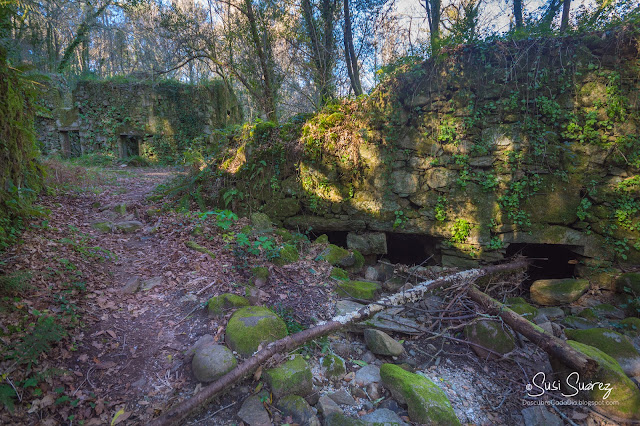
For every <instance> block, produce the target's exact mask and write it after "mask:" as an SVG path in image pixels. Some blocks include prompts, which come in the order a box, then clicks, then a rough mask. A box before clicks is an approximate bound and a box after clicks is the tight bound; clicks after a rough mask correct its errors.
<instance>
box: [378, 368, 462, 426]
mask: <svg viewBox="0 0 640 426" xmlns="http://www.w3.org/2000/svg"><path fill="white" fill-rule="evenodd" d="M380 376H381V378H382V383H383V384H384V386H385V387H386V388H387V389H389V390H390V391H391V393H392V394H393V396H394V398H396V399H397V400H398V401H399V402H401V403H405V402H406V404H407V405H408V407H409V417H410V418H411V421H413V422H416V423H422V424H428V425H459V424H460V421H459V420H458V418H457V417H456V415H455V413H454V412H453V408H452V407H451V403H450V402H449V399H448V398H447V395H446V394H445V393H444V392H443V391H442V389H440V388H439V387H438V386H436V385H435V384H434V383H433V382H432V381H431V380H429V379H427V378H426V377H424V376H420V375H418V374H413V373H409V372H408V371H405V370H403V369H402V368H401V367H399V366H397V365H393V364H383V365H382V367H380Z"/></svg>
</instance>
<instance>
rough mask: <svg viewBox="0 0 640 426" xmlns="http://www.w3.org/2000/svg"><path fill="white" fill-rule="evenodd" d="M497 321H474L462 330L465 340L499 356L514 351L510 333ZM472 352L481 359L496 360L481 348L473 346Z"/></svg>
mask: <svg viewBox="0 0 640 426" xmlns="http://www.w3.org/2000/svg"><path fill="white" fill-rule="evenodd" d="M504 327H506V326H505V325H503V324H502V323H500V322H498V321H486V320H483V321H475V322H473V323H471V324H469V325H467V326H465V328H464V335H465V338H466V339H467V340H468V341H470V342H472V343H476V344H478V345H480V346H482V347H484V348H487V349H490V350H491V351H493V352H497V353H499V354H506V353H509V352H511V351H512V350H514V349H515V342H514V338H513V335H512V334H511V332H510V331H507V330H505V328H504ZM472 348H473V350H474V352H476V353H477V354H478V355H479V356H481V357H487V356H488V357H489V358H492V359H493V358H496V355H495V354H491V353H490V352H487V351H485V350H484V349H483V348H480V347H476V346H473V347H472Z"/></svg>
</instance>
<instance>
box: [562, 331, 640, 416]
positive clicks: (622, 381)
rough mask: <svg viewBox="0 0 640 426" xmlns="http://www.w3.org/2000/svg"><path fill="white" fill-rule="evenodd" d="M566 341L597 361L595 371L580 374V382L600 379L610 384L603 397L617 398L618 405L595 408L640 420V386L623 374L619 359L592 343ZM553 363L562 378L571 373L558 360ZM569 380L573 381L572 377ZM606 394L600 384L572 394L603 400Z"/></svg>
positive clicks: (610, 399) (599, 380) (583, 398)
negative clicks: (639, 388)
mask: <svg viewBox="0 0 640 426" xmlns="http://www.w3.org/2000/svg"><path fill="white" fill-rule="evenodd" d="M567 344H569V346H571V347H572V348H574V349H575V350H578V351H580V352H582V353H583V354H585V355H586V356H588V357H590V358H592V359H594V360H595V361H596V362H597V363H598V369H597V371H596V372H595V373H593V374H591V375H590V376H587V377H584V376H580V382H581V383H589V382H592V383H595V382H601V383H605V384H607V383H608V384H609V385H610V386H609V388H610V389H611V392H610V394H609V395H608V397H607V398H606V400H608V401H616V402H617V405H598V411H600V412H602V413H603V414H605V415H611V416H614V417H620V418H622V419H629V420H640V390H638V387H637V386H636V385H635V384H634V383H633V382H632V381H631V379H629V378H628V377H627V376H626V375H625V374H624V372H623V371H622V368H621V367H620V365H619V364H618V362H617V361H616V360H615V359H613V358H612V357H610V356H609V355H607V354H606V353H604V352H603V351H601V350H600V349H598V348H595V347H593V346H589V345H585V344H583V343H580V342H576V341H574V340H568V341H567ZM552 365H553V367H554V370H555V371H556V372H559V373H560V374H561V376H564V380H562V381H561V382H564V383H566V380H567V375H568V374H569V373H571V372H572V370H571V369H568V368H566V367H564V366H563V365H562V364H561V363H559V362H558V361H557V360H553V359H552ZM570 383H574V384H575V380H573V382H570ZM571 392H572V393H573V392H574V391H573V389H571ZM605 396H607V390H606V389H600V387H599V386H594V388H593V389H592V390H585V391H583V392H580V393H578V395H576V396H575V397H574V398H575V399H576V400H590V401H603V400H605Z"/></svg>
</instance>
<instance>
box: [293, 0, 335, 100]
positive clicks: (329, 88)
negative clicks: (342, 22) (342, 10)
mask: <svg viewBox="0 0 640 426" xmlns="http://www.w3.org/2000/svg"><path fill="white" fill-rule="evenodd" d="M334 1H335V0H321V6H320V16H321V22H320V23H319V24H318V23H317V22H316V21H315V20H314V18H313V7H312V5H311V2H310V0H302V2H301V6H302V16H303V18H304V22H305V26H306V30H307V35H308V36H309V40H310V43H311V46H310V47H311V63H312V64H313V65H312V66H313V77H314V83H315V85H316V88H317V90H318V98H319V99H318V105H317V106H318V107H320V108H321V107H322V106H324V105H326V103H327V102H329V100H331V99H332V98H333V92H334V91H333V82H332V80H333V66H334V63H335V58H334V51H335V45H334V38H333V29H334V14H335V13H334V12H335V5H334ZM320 27H322V31H319V28H320Z"/></svg>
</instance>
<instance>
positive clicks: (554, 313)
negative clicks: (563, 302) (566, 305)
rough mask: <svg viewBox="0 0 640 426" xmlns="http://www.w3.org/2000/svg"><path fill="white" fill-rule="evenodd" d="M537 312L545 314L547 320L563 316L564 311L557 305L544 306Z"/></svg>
mask: <svg viewBox="0 0 640 426" xmlns="http://www.w3.org/2000/svg"><path fill="white" fill-rule="evenodd" d="M538 314H542V315H544V316H546V317H547V318H548V319H549V320H551V321H553V320H557V319H560V318H564V311H563V310H562V308H559V307H557V306H547V307H545V308H539V309H538Z"/></svg>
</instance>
